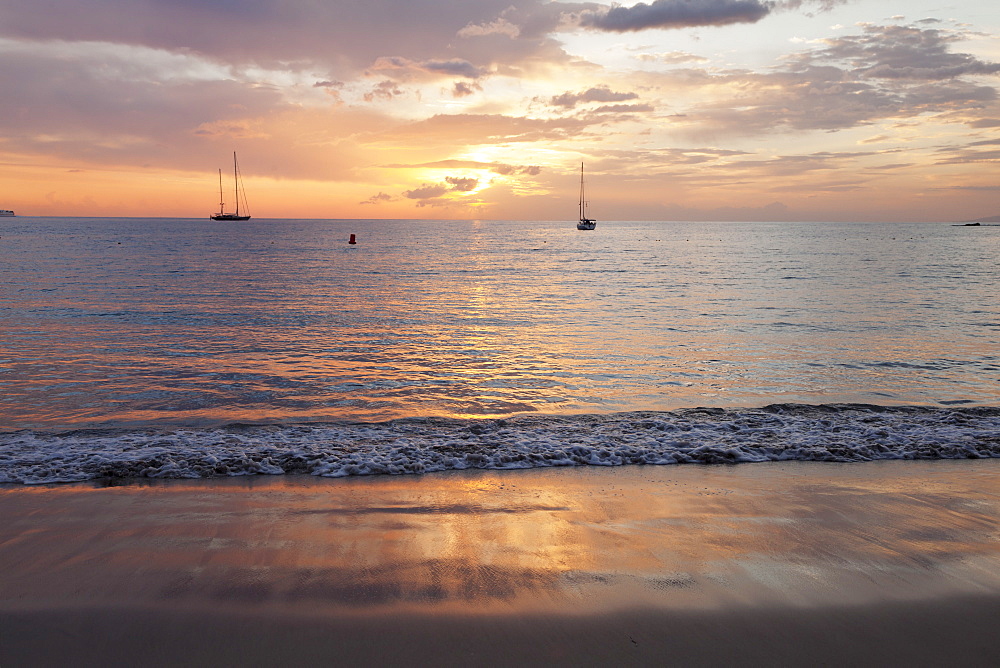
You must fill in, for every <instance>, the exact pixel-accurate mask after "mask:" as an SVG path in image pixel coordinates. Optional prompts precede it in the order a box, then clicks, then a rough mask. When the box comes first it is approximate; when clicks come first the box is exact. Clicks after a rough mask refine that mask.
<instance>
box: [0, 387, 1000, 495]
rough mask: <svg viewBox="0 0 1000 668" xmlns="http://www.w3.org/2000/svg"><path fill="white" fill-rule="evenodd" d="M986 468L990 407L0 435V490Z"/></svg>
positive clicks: (997, 445)
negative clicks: (210, 481) (492, 475)
mask: <svg viewBox="0 0 1000 668" xmlns="http://www.w3.org/2000/svg"><path fill="white" fill-rule="evenodd" d="M986 457H1000V407H946V408H941V407H919V406H874V405H867V404H823V405H805V404H775V405H770V406H766V407H763V408H754V409H744V408H740V409H721V408H689V409H683V410H676V411H666V412H651V411H643V412H628V413H613V414H607V415H521V416H516V417H511V418H506V419H476V420H472V419H469V420H461V419H448V418H406V419H399V420H392V421H388V422H378V423H349V422H344V423H306V424H230V425H226V426H221V427H212V428H197V429H187V428H183V429H181V428H171V429H152V428H148V429H84V430H74V431H66V432H59V433H53V432H44V431H31V430H21V431H14V432H7V433H2V434H0V483H17V484H26V485H31V484H44V483H59V482H78V481H84V480H100V479H107V480H117V479H122V480H124V479H130V478H213V477H224V476H240V475H257V474H267V475H281V474H309V475H315V476H327V477H342V476H353V475H400V474H419V473H430V472H435V471H448V470H460V469H527V468H537V467H548V466H624V465H636V464H648V465H664V464H723V463H724V464H738V463H744V462H767V461H823V462H863V461H874V460H881V459H966V458H986Z"/></svg>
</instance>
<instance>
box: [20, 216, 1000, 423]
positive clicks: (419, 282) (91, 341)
mask: <svg viewBox="0 0 1000 668" xmlns="http://www.w3.org/2000/svg"><path fill="white" fill-rule="evenodd" d="M0 225H2V229H0V428H4V429H8V430H9V429H19V428H34V429H39V428H42V429H52V428H59V429H63V428H70V427H96V426H104V427H106V426H138V425H160V426H162V425H167V426H181V425H187V426H197V425H201V426H210V425H215V424H225V423H230V422H234V421H239V422H263V423H274V422H285V423H301V422H321V421H337V420H341V421H343V420H351V421H378V420H384V419H393V418H402V417H435V416H437V417H504V416H509V415H513V414H517V413H543V414H560V415H565V414H574V413H601V414H610V413H615V412H623V411H665V410H673V409H676V408H682V407H691V406H714V407H726V408H734V407H761V406H766V405H768V404H774V403H811V404H829V403H838V402H859V403H873V404H881V405H919V406H944V407H948V406H956V405H967V406H976V405H997V404H998V403H1000V400H998V398H1000V362H998V357H1000V313H998V310H1000V309H998V301H997V293H998V291H997V288H998V282H1000V281H998V277H1000V273H998V271H997V262H998V259H1000V227H986V226H984V227H980V228H966V227H953V226H950V225H947V224H828V223H823V224H821V223H816V224H804V223H803V224H789V223H780V224H779V223H698V224H694V223H655V222H634V223H628V222H618V223H603V222H602V223H601V224H600V225H599V227H598V229H597V230H595V231H593V232H579V231H577V230H576V229H575V227H574V225H573V224H572V223H571V222H570V223H567V222H557V223H554V222H488V221H361V220H358V221H341V220H251V221H248V222H246V223H225V224H220V223H215V222H212V221H208V220H189V219H96V218H86V219H84V218H30V217H29V218H23V217H19V218H16V219H8V220H4V221H3V223H0ZM351 233H355V234H356V235H357V238H358V244H357V245H355V246H350V245H348V244H347V240H348V237H349V235H350V234H351Z"/></svg>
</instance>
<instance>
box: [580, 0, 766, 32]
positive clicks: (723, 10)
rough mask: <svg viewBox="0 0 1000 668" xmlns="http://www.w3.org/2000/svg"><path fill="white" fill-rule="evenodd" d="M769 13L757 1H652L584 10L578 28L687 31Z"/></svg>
mask: <svg viewBox="0 0 1000 668" xmlns="http://www.w3.org/2000/svg"><path fill="white" fill-rule="evenodd" d="M770 12H771V5H770V3H764V2H759V1H758V0H700V1H699V2H691V1H690V0H653V2H652V4H648V5H647V4H646V3H644V2H640V3H639V4H637V5H632V6H631V7H624V6H622V5H613V6H611V7H610V8H609V9H600V10H589V11H584V12H583V13H582V14H581V15H580V25H581V26H583V27H584V28H596V29H598V30H606V31H610V32H634V31H638V30H648V29H650V28H689V27H694V26H719V25H728V24H731V23H756V22H757V21H760V20H761V19H762V18H764V17H765V16H767V15H768V14H769V13H770Z"/></svg>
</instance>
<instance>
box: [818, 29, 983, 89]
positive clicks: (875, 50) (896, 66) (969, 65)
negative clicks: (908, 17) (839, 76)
mask: <svg viewBox="0 0 1000 668" xmlns="http://www.w3.org/2000/svg"><path fill="white" fill-rule="evenodd" d="M963 38H964V37H963V35H961V34H960V33H954V32H948V31H943V30H936V29H920V28H914V27H911V26H876V25H870V26H865V28H864V30H863V32H862V34H860V35H848V36H844V37H840V38H837V39H830V40H827V44H828V47H827V48H825V49H823V50H820V51H817V52H815V53H813V54H812V55H811V57H812V58H815V59H820V58H821V59H824V60H835V61H836V60H839V61H844V62H846V63H848V64H849V65H850V66H851V67H852V68H853V71H854V73H855V74H857V75H859V76H862V77H865V78H875V79H909V80H920V81H938V80H944V79H954V78H956V77H960V76H966V75H975V74H997V73H1000V63H988V62H984V61H982V60H979V59H978V58H976V57H975V56H972V55H970V54H967V53H951V52H950V51H949V47H950V45H952V44H954V43H956V42H960V41H961V40H962V39H963Z"/></svg>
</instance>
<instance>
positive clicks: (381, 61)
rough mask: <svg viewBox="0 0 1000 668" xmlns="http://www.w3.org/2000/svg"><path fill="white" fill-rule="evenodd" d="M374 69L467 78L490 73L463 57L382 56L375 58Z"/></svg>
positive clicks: (475, 77) (476, 77)
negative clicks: (417, 59) (415, 57)
mask: <svg viewBox="0 0 1000 668" xmlns="http://www.w3.org/2000/svg"><path fill="white" fill-rule="evenodd" d="M372 70H375V71H377V70H402V71H406V72H410V73H417V72H422V73H425V74H432V75H436V76H441V77H465V78H467V79H479V78H481V77H484V76H486V75H487V74H489V72H488V71H487V70H486V69H484V68H480V67H476V66H475V65H473V64H472V63H470V62H469V61H467V60H463V59H461V58H452V59H449V60H425V61H415V60H410V59H409V58H403V57H401V56H382V57H379V58H377V59H376V60H375V63H374V64H373V65H372Z"/></svg>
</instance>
